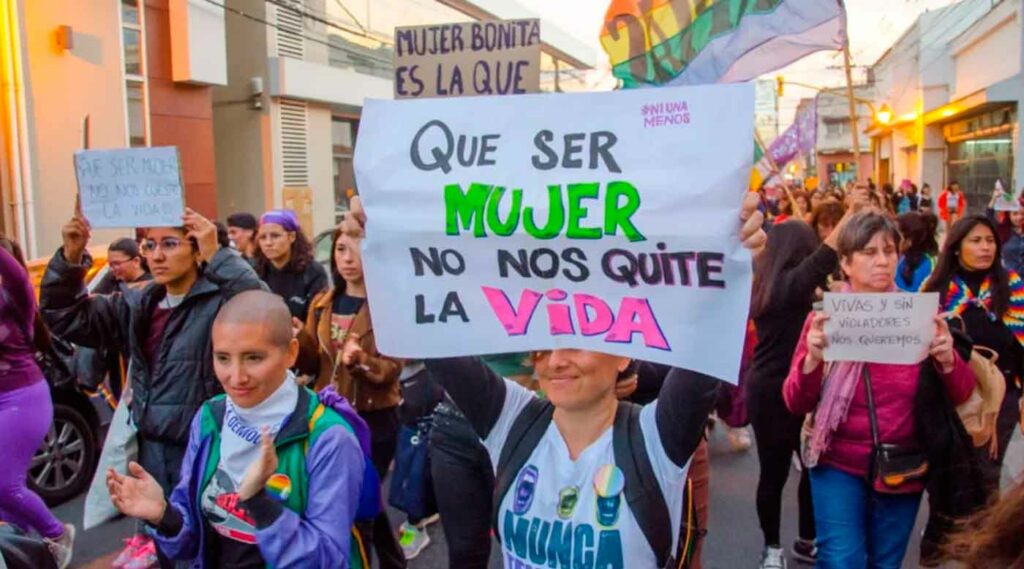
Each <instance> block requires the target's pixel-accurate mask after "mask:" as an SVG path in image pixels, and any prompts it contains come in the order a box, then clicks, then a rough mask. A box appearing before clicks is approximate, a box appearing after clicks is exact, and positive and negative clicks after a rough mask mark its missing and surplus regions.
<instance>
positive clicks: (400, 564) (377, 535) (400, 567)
mask: <svg viewBox="0 0 1024 569" xmlns="http://www.w3.org/2000/svg"><path fill="white" fill-rule="evenodd" d="M359 416H360V417H362V418H363V420H364V421H366V425H367V426H368V427H370V453H371V459H372V460H373V468H374V469H375V470H376V471H377V476H378V477H379V478H380V483H381V485H382V486H383V484H384V477H385V476H387V474H388V469H389V468H390V466H391V461H392V460H394V458H395V450H396V449H397V448H398V407H397V406H395V407H388V408H387V409H378V410H376V411H366V412H360V413H359ZM370 533H371V536H370V539H369V541H372V542H373V550H374V551H376V552H377V557H378V559H379V560H380V567H381V569H404V568H405V567H406V561H405V554H404V553H402V547H401V546H400V545H399V544H398V538H397V537H396V536H395V532H394V530H392V528H391V520H390V519H389V518H388V512H387V508H386V507H385V508H384V509H382V510H381V512H380V515H379V516H377V518H376V519H375V520H374V521H373V529H372V531H371V532H370ZM367 549H369V548H367Z"/></svg>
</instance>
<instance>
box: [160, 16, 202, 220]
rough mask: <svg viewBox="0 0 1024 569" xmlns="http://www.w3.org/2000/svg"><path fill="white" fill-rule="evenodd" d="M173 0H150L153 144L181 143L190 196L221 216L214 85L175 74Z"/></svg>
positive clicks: (194, 204)
mask: <svg viewBox="0 0 1024 569" xmlns="http://www.w3.org/2000/svg"><path fill="white" fill-rule="evenodd" d="M167 4H168V2H167V0H146V63H147V67H146V75H147V79H148V82H149V120H150V134H151V135H152V145H153V146H177V147H178V152H179V154H180V155H181V168H182V174H183V176H184V180H185V201H186V203H187V204H188V206H189V207H191V208H192V209H195V210H196V211H198V212H199V213H201V214H203V215H205V216H207V217H209V218H210V219H216V217H217V167H216V163H215V161H214V153H213V152H214V150H213V148H214V145H213V88H212V87H206V86H199V85H188V84H185V83H175V82H174V81H173V80H172V79H171V24H170V14H169V12H168V5H167Z"/></svg>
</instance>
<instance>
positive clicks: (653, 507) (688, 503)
mask: <svg viewBox="0 0 1024 569" xmlns="http://www.w3.org/2000/svg"><path fill="white" fill-rule="evenodd" d="M641 409H642V407H641V406H640V405H637V404H635V403H629V402H626V401H620V402H619V407H618V409H617V410H616V411H615V423H614V426H613V427H612V448H613V450H614V453H615V465H616V466H618V467H619V468H620V469H621V470H622V473H623V476H624V478H625V480H626V485H625V489H624V493H625V497H626V504H627V505H628V506H629V509H630V511H631V512H633V517H634V518H636V522H637V525H639V526H640V529H641V531H643V534H644V537H645V538H647V543H648V544H649V545H650V546H651V549H652V550H653V551H654V555H655V557H656V558H657V560H658V567H678V568H685V567H689V565H690V559H691V557H692V556H693V550H694V547H695V545H696V538H697V536H699V535H701V534H702V533H703V532H702V530H700V528H699V527H698V524H697V518H696V509H695V507H694V504H693V492H692V487H691V484H690V482H689V481H687V484H686V485H685V487H684V495H683V517H682V523H681V524H680V527H679V532H680V536H679V537H680V539H679V546H678V548H677V550H676V551H675V552H673V551H672V519H671V517H670V516H669V510H668V504H667V503H666V502H665V497H664V496H663V495H662V493H661V488H660V487H659V486H658V479H657V477H655V475H654V468H653V467H652V466H651V460H650V457H648V456H647V447H645V446H644V436H643V432H642V431H641V430H640V410H641ZM554 410H555V407H554V405H552V404H551V402H550V401H548V400H546V399H533V400H531V401H530V402H529V403H528V404H527V405H526V407H525V408H524V409H523V410H522V412H520V413H519V416H518V417H516V419H515V421H514V422H513V423H512V428H511V430H510V431H509V434H508V438H507V439H505V445H504V446H503V447H502V448H501V455H500V456H499V459H498V468H497V474H496V475H495V484H494V500H493V509H492V515H491V525H492V527H493V528H494V535H495V537H497V538H498V541H499V542H500V541H501V534H500V524H499V523H498V522H499V519H498V510H499V508H500V507H501V502H502V499H503V498H504V497H505V494H507V493H508V491H509V489H510V488H511V487H512V484H513V482H514V481H515V479H516V476H517V475H518V474H519V471H520V470H521V469H522V468H523V466H525V465H526V461H527V460H529V459H530V455H531V454H533V451H534V449H536V448H537V445H538V444H539V443H540V440H541V438H542V437H543V436H544V432H545V431H547V429H548V426H549V425H550V424H551V416H552V414H553V413H554Z"/></svg>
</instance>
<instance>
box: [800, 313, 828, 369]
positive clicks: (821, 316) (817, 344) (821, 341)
mask: <svg viewBox="0 0 1024 569" xmlns="http://www.w3.org/2000/svg"><path fill="white" fill-rule="evenodd" d="M827 320H828V314H825V313H824V312H815V313H814V317H813V318H812V319H811V328H810V330H808V331H807V355H806V356H804V365H803V372H804V373H811V372H812V371H814V370H816V369H818V366H820V365H821V362H823V361H825V346H828V337H826V336H825V321H827Z"/></svg>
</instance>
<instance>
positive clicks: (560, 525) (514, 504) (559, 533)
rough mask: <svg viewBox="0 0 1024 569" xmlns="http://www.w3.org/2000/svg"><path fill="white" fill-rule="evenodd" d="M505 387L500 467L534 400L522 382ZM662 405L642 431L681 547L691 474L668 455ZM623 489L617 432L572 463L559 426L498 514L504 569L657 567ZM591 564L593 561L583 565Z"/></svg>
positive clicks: (491, 440) (643, 421)
mask: <svg viewBox="0 0 1024 569" xmlns="http://www.w3.org/2000/svg"><path fill="white" fill-rule="evenodd" d="M505 387H506V395H505V405H504V408H503V409H502V412H501V415H500V416H499V417H498V421H497V422H496V423H495V425H494V428H493V429H492V430H491V432H490V434H489V435H488V437H487V438H486V439H484V446H485V447H486V448H487V452H488V454H489V455H490V457H491V462H492V464H495V465H496V464H497V463H498V457H499V455H500V454H501V449H502V447H503V446H504V443H505V440H506V439H507V438H508V435H509V431H510V430H511V428H512V424H513V422H514V421H515V419H516V417H517V416H518V415H519V414H520V413H521V412H522V410H523V409H524V408H525V407H526V405H527V403H529V401H530V399H531V398H533V397H534V395H533V394H532V393H531V392H530V391H529V390H527V389H525V388H523V387H521V386H520V385H518V384H516V383H515V382H512V381H509V380H505ZM656 405H657V402H655V403H652V404H650V405H647V406H645V407H644V408H643V410H642V411H641V413H640V428H641V432H642V433H643V435H644V443H645V446H646V448H647V454H648V456H649V457H650V460H651V465H652V467H653V469H654V474H655V477H656V478H657V479H658V486H659V488H661V491H662V494H663V495H664V496H665V502H666V503H667V505H668V508H669V515H670V517H671V520H672V535H673V536H676V537H674V538H673V539H674V540H675V539H676V538H677V536H678V534H679V524H680V518H681V517H682V508H683V504H682V501H683V489H684V486H685V484H686V470H687V467H680V466H678V465H676V464H675V463H674V462H672V460H671V459H670V458H669V457H668V455H667V454H666V453H665V449H664V448H663V447H662V445H661V438H660V436H659V434H658V426H657V422H656V420H655V409H656V407H655V406H656ZM624 485H625V480H624V478H623V474H622V471H621V470H620V469H619V468H618V467H617V466H615V453H614V450H613V448H612V428H611V427H609V428H608V430H607V431H605V432H604V434H602V435H601V436H600V437H599V438H598V439H597V440H596V441H594V442H593V443H592V444H591V445H590V446H588V447H587V448H586V449H584V450H583V452H582V453H581V454H580V455H579V457H577V458H576V460H572V459H571V458H570V457H569V449H568V447H567V446H566V444H565V440H564V439H563V438H562V435H561V433H560V432H559V431H558V427H557V426H556V425H555V423H554V421H552V423H551V425H550V426H549V427H548V430H547V432H545V433H544V436H543V438H541V441H540V443H539V444H538V445H537V448H536V449H534V451H533V454H531V455H530V458H529V460H527V462H526V465H525V466H523V468H522V469H521V470H520V471H519V473H518V475H517V476H516V478H515V481H514V482H513V484H512V486H511V487H510V488H509V491H508V493H507V494H506V495H505V496H504V498H503V499H502V502H501V507H500V509H499V511H498V528H499V530H500V531H501V538H502V560H503V562H504V565H505V568H506V569H512V568H521V567H535V568H540V567H549V566H554V565H557V566H560V567H575V566H580V567H582V566H584V565H586V566H593V567H627V566H628V567H654V566H656V563H657V560H656V557H655V555H654V552H653V551H652V550H651V547H650V545H649V544H648V543H647V538H646V537H644V535H643V532H642V531H641V530H640V526H639V525H638V524H637V522H636V518H635V517H634V516H633V513H632V512H631V511H630V509H629V506H628V505H627V504H626V501H625V494H624V493H623V488H624ZM552 558H556V559H557V560H558V561H557V562H556V561H552ZM588 559H589V560H591V561H588V562H586V563H584V560H588ZM627 560H628V563H627Z"/></svg>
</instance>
